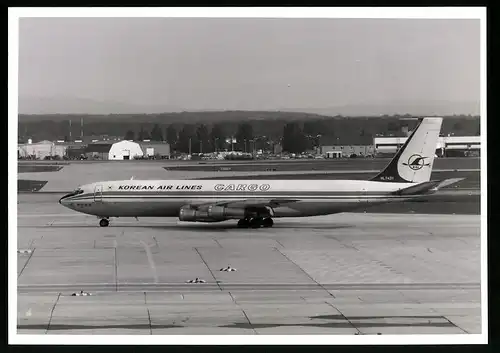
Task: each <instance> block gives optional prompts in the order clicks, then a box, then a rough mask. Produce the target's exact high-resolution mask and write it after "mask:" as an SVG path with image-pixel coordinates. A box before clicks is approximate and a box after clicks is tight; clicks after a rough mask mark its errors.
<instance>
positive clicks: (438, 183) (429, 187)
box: [394, 178, 465, 195]
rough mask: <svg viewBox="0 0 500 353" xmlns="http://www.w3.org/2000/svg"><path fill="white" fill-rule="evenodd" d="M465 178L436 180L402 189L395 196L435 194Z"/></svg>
mask: <svg viewBox="0 0 500 353" xmlns="http://www.w3.org/2000/svg"><path fill="white" fill-rule="evenodd" d="M464 179H465V178H451V179H445V180H434V181H426V182H423V183H420V184H417V185H413V186H410V187H408V188H405V189H400V190H398V191H396V192H394V194H396V195H425V194H430V193H433V192H435V191H437V190H439V189H441V188H444V187H445V186H449V185H452V184H455V183H458V182H459V181H462V180H464Z"/></svg>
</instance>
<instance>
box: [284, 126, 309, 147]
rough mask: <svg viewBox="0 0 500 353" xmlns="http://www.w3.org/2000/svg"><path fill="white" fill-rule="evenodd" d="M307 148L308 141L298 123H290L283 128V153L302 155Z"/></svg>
mask: <svg viewBox="0 0 500 353" xmlns="http://www.w3.org/2000/svg"><path fill="white" fill-rule="evenodd" d="M306 148H307V141H306V138H305V136H304V133H303V132H302V129H301V128H300V126H299V124H298V123H296V122H293V123H288V124H286V125H285V126H284V128H283V151H286V152H289V153H302V152H304V151H305V150H306Z"/></svg>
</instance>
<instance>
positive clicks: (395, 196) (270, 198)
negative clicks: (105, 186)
mask: <svg viewBox="0 0 500 353" xmlns="http://www.w3.org/2000/svg"><path fill="white" fill-rule="evenodd" d="M410 197H411V195H408V196H403V197H402V196H397V195H381V196H366V197H360V196H307V195H301V196H295V197H292V196H288V197H287V196H268V197H265V198H264V197H255V196H254V197H252V196H249V197H238V196H225V197H219V196H168V195H165V196H103V197H94V196H93V195H92V196H88V197H85V198H79V199H71V201H75V202H78V201H89V200H91V201H94V200H95V199H98V200H140V199H141V200H143V199H146V200H147V199H149V200H187V199H198V200H214V201H216V202H224V201H228V200H240V201H246V200H255V201H259V200H273V199H276V200H277V201H278V202H279V201H280V199H281V200H282V201H284V202H286V201H287V199H290V200H298V201H304V200H349V201H351V200H363V199H365V200H368V199H370V200H376V199H400V198H410Z"/></svg>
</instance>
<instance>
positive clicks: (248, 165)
mask: <svg viewBox="0 0 500 353" xmlns="http://www.w3.org/2000/svg"><path fill="white" fill-rule="evenodd" d="M390 161H391V159H390V158H350V159H312V160H311V159H304V160H276V161H266V160H261V161H245V162H243V161H238V162H235V161H217V162H198V163H196V164H195V162H189V163H186V165H172V166H165V169H167V170H172V171H174V170H183V171H233V172H244V171H250V172H259V171H261V172H262V171H277V172H280V171H282V172H285V171H303V170H308V171H314V170H318V171H338V170H382V169H384V168H385V167H386V166H387V165H388V164H389V162H390ZM177 164H178V163H177ZM433 168H434V169H479V168H480V159H479V158H435V159H434V166H433Z"/></svg>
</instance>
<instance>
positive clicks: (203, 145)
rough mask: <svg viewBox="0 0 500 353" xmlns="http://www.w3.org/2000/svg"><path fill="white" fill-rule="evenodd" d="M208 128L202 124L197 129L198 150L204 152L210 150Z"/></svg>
mask: <svg viewBox="0 0 500 353" xmlns="http://www.w3.org/2000/svg"><path fill="white" fill-rule="evenodd" d="M208 139H209V134H208V128H207V126H206V125H205V124H201V125H200V126H198V128H197V129H196V151H198V152H200V153H202V152H207V151H208Z"/></svg>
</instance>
